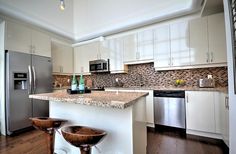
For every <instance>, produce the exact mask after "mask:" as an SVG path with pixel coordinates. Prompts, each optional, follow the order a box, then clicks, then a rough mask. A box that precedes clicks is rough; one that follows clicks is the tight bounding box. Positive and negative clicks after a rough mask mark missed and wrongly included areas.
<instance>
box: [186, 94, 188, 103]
mask: <svg viewBox="0 0 236 154" xmlns="http://www.w3.org/2000/svg"><path fill="white" fill-rule="evenodd" d="M186 102H187V103H188V94H186Z"/></svg>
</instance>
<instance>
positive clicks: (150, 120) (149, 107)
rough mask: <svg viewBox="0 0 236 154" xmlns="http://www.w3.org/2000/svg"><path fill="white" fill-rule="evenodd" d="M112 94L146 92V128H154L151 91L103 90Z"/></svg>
mask: <svg viewBox="0 0 236 154" xmlns="http://www.w3.org/2000/svg"><path fill="white" fill-rule="evenodd" d="M105 90H106V91H113V92H148V93H149V95H148V96H147V97H146V122H147V126H149V127H155V125H154V109H153V90H139V89H135V90H134V89H122V88H121V89H105Z"/></svg>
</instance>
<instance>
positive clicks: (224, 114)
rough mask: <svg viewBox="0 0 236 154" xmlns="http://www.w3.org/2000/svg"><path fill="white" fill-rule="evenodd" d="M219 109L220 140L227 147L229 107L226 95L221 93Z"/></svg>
mask: <svg viewBox="0 0 236 154" xmlns="http://www.w3.org/2000/svg"><path fill="white" fill-rule="evenodd" d="M220 103H221V104H220V107H221V114H220V116H221V133H222V138H223V140H224V142H225V144H226V145H227V146H229V106H228V103H229V102H228V95H227V94H224V93H221V98H220Z"/></svg>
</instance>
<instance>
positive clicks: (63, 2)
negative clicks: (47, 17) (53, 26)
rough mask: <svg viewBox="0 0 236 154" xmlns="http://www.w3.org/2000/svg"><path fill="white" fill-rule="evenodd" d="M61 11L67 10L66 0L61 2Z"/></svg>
mask: <svg viewBox="0 0 236 154" xmlns="http://www.w3.org/2000/svg"><path fill="white" fill-rule="evenodd" d="M60 9H61V10H62V11H64V10H65V1H64V0H60Z"/></svg>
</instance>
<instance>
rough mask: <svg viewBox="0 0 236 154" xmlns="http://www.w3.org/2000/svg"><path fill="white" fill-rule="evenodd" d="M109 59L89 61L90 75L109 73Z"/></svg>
mask: <svg viewBox="0 0 236 154" xmlns="http://www.w3.org/2000/svg"><path fill="white" fill-rule="evenodd" d="M109 65H110V64H109V59H107V60H104V59H99V60H93V61H89V72H91V73H99V72H109V71H110V66H109Z"/></svg>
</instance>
